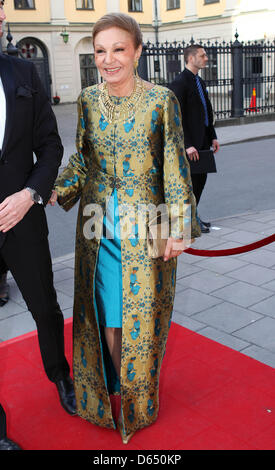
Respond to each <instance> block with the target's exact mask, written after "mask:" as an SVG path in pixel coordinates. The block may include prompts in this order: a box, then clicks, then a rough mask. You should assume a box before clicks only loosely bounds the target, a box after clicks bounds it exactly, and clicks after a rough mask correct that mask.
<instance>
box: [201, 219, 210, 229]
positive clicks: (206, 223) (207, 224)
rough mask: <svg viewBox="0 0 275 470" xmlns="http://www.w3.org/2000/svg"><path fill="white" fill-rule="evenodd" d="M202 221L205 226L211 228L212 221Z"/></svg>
mask: <svg viewBox="0 0 275 470" xmlns="http://www.w3.org/2000/svg"><path fill="white" fill-rule="evenodd" d="M201 223H202V225H204V226H205V227H207V228H210V227H211V223H210V222H204V221H203V220H201Z"/></svg>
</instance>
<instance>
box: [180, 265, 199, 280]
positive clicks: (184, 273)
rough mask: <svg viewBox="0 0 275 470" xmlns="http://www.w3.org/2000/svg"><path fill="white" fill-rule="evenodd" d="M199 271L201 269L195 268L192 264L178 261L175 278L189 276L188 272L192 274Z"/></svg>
mask: <svg viewBox="0 0 275 470" xmlns="http://www.w3.org/2000/svg"><path fill="white" fill-rule="evenodd" d="M199 271H201V269H200V268H197V267H196V266H193V265H192V264H183V263H181V264H180V263H178V268H177V279H181V278H182V277H185V276H190V274H194V273H197V272H199Z"/></svg>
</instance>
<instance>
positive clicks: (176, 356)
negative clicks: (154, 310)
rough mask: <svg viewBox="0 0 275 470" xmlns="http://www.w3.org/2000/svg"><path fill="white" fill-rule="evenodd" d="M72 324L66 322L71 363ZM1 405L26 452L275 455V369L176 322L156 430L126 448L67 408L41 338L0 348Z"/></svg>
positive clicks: (145, 432)
mask: <svg viewBox="0 0 275 470" xmlns="http://www.w3.org/2000/svg"><path fill="white" fill-rule="evenodd" d="M71 330H72V323H71V320H69V321H68V320H67V321H66V327H65V334H66V346H67V351H66V353H67V357H68V359H69V360H70V362H71V356H72V347H71ZM0 362H1V375H0V401H1V403H2V404H3V406H4V407H5V410H6V412H7V418H8V435H9V437H10V438H12V439H14V440H15V441H16V442H18V443H19V444H20V445H21V447H22V448H23V449H25V450H94V449H98V450H106V449H110V450H120V449H123V450H125V449H127V450H128V449H129V450H131V449H134V450H257V449H258V450H264V449H266V450H274V449H275V374H274V369H273V368H271V367H268V366H266V365H264V364H261V363H260V362H257V361H255V360H254V359H250V358H249V357H246V356H244V355H242V354H240V353H238V352H236V351H233V350H231V349H229V348H227V347H225V346H222V345H220V344H218V343H216V342H214V341H211V340H209V339H207V338H204V337H203V336H201V335H198V334H196V333H193V332H191V331H189V330H187V329H185V328H183V327H181V326H179V325H176V324H174V323H172V325H171V331H170V336H169V340H168V344H167V350H166V355H165V359H164V363H163V368H162V373H161V384H160V413H159V418H158V420H157V421H156V423H155V424H153V425H152V426H150V427H148V428H145V429H143V430H141V431H138V432H137V433H136V434H135V435H134V437H133V438H132V440H131V441H130V443H129V444H128V445H127V446H125V445H123V444H122V443H121V439H120V436H119V434H118V432H117V431H113V430H106V429H104V428H99V427H96V426H94V425H92V424H90V423H88V422H86V421H84V420H82V419H80V418H78V417H70V416H69V415H67V414H66V412H65V411H63V409H62V408H61V406H60V404H59V400H58V397H57V392H56V389H55V386H54V385H52V384H51V383H50V382H49V381H48V379H47V378H46V376H45V373H44V370H43V367H42V363H41V359H40V353H39V349H38V343H37V337H36V334H35V333H30V334H27V335H24V336H22V337H19V338H17V339H15V340H11V341H7V342H4V343H1V344H0Z"/></svg>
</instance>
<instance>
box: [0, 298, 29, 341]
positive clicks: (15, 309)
mask: <svg viewBox="0 0 275 470" xmlns="http://www.w3.org/2000/svg"><path fill="white" fill-rule="evenodd" d="M25 311H26V306H24V305H22V304H18V303H16V302H14V301H13V300H11V299H10V300H9V301H8V302H7V303H6V305H4V307H1V308H0V320H3V319H4V318H9V317H14V316H15V315H17V314H19V313H23V312H25ZM0 335H1V330H0Z"/></svg>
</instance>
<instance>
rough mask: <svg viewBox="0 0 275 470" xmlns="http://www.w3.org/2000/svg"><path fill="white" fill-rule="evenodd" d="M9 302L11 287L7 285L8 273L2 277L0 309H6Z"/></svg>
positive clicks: (0, 278)
mask: <svg viewBox="0 0 275 470" xmlns="http://www.w3.org/2000/svg"><path fill="white" fill-rule="evenodd" d="M8 301H9V285H8V283H7V273H4V274H2V275H1V276H0V307H4V305H6V303H7V302H8Z"/></svg>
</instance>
